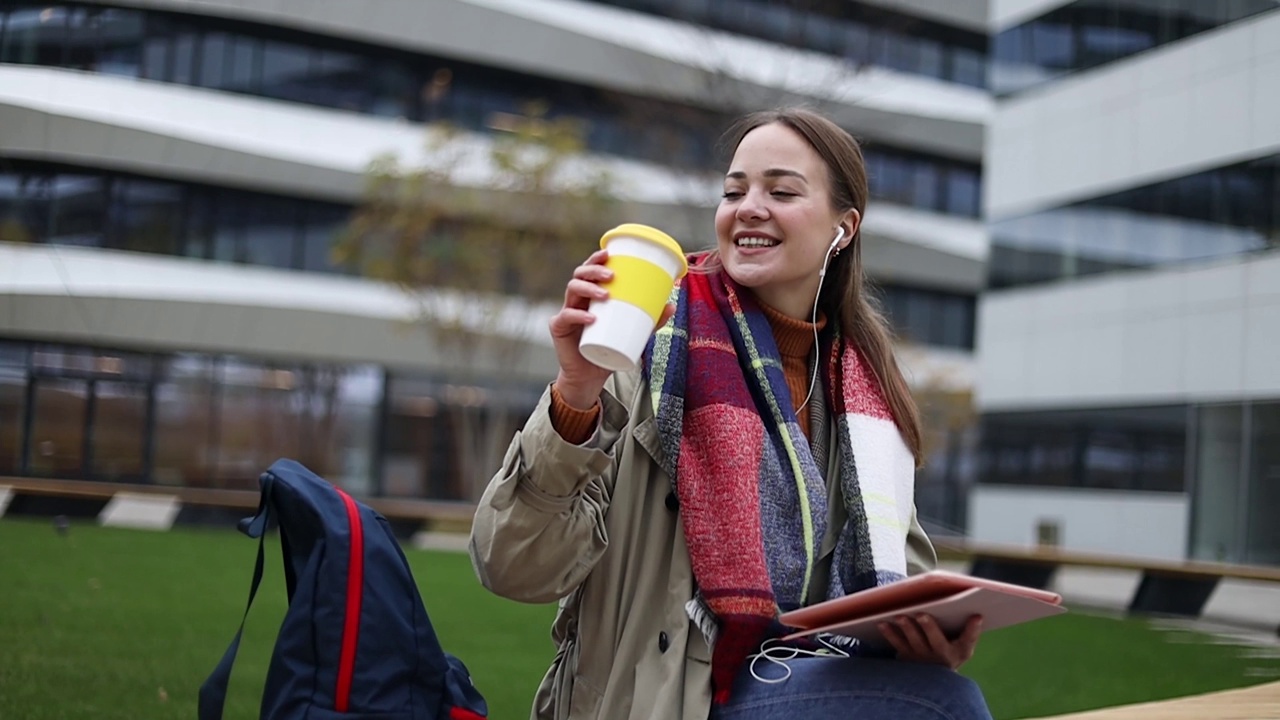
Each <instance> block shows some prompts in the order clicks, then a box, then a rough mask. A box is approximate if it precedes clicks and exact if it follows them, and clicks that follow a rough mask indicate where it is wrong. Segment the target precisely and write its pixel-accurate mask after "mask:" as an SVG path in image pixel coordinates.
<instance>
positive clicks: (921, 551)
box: [907, 507, 938, 575]
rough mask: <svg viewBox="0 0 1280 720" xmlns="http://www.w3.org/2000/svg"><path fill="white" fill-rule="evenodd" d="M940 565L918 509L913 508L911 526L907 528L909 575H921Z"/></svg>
mask: <svg viewBox="0 0 1280 720" xmlns="http://www.w3.org/2000/svg"><path fill="white" fill-rule="evenodd" d="M936 567H938V553H937V552H935V551H934V549H933V543H932V542H930V540H929V536H928V535H926V534H925V532H924V528H923V527H921V526H920V519H919V518H917V517H916V509H915V508H914V507H912V508H911V528H910V529H909V530H907V575H919V574H920V573H924V572H928V571H930V570H933V569H934V568H936Z"/></svg>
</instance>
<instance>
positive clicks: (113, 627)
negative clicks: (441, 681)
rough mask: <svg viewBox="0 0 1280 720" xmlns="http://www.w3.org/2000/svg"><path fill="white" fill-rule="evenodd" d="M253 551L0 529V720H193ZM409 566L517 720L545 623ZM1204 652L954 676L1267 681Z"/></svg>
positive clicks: (441, 620) (1009, 695)
mask: <svg viewBox="0 0 1280 720" xmlns="http://www.w3.org/2000/svg"><path fill="white" fill-rule="evenodd" d="M269 546H270V547H269V551H270V554H269V558H270V562H269V563H268V573H267V576H266V579H265V580H264V585H263V588H264V589H263V591H261V592H260V593H259V598H258V601H257V603H256V604H255V606H254V611H253V613H252V614H251V615H250V618H249V625H248V629H247V631H246V637H245V640H244V643H243V645H242V647H241V654H240V660H239V662H238V663H237V672H236V674H235V676H234V678H233V680H232V686H231V695H230V698H229V700H228V703H227V714H226V716H227V718H228V719H229V720H230V719H239V718H254V717H257V704H258V697H259V693H260V692H261V686H262V678H263V676H264V675H265V673H266V666H267V661H268V658H269V656H270V646H271V643H272V640H273V638H274V633H275V630H276V628H277V627H278V624H279V622H280V618H281V617H282V616H283V614H284V609H285V598H284V583H283V579H282V578H281V571H280V556H279V548H278V547H277V546H274V545H271V544H270V543H269ZM255 548H256V546H255V543H254V542H253V541H250V540H249V539H248V538H245V537H244V536H242V535H239V534H238V533H235V532H232V531H215V530H193V529H179V530H175V531H173V532H169V533H147V532H139V531H129V530H116V529H103V528H98V527H95V526H93V525H91V524H82V525H75V526H73V527H72V528H71V532H70V533H69V535H68V536H67V537H59V536H57V535H56V534H55V533H54V532H53V530H52V526H51V524H50V523H49V522H47V521H38V522H33V521H28V520H17V519H12V518H11V519H4V520H0V719H3V720H80V719H81V718H83V719H85V720H88V719H90V718H93V719H95V720H98V719H101V720H107V719H109V718H120V719H124V718H128V719H130V720H133V719H134V718H147V719H152V718H155V719H157V720H162V719H165V718H182V719H183V720H187V719H189V718H193V717H195V695H196V690H197V688H199V686H200V683H201V682H202V681H203V679H204V677H205V676H206V675H207V674H208V672H209V670H210V669H212V667H213V665H214V663H216V662H217V660H218V658H219V657H220V656H221V653H222V651H223V649H224V648H225V647H226V644H227V642H228V641H229V640H230V639H231V636H232V634H233V633H234V632H235V628H236V625H237V623H238V622H239V619H240V614H241V613H242V612H243V610H244V601H245V594H246V592H247V591H248V583H249V576H250V573H251V571H252V566H253V557H254V553H255ZM407 554H408V556H409V561H410V563H411V564H412V566H413V571H414V574H415V577H416V578H417V580H418V583H419V585H420V586H421V588H422V594H423V597H424V600H425V602H426V604H427V608H428V610H429V612H430V614H431V617H432V621H433V623H434V624H435V626H436V630H437V632H438V633H439V635H440V638H441V642H442V643H443V644H444V646H445V647H446V649H448V650H450V651H451V652H453V653H454V654H456V655H458V656H459V657H461V658H463V660H465V661H466V663H467V664H468V666H469V667H470V669H471V671H472V674H473V676H474V678H475V681H476V684H477V685H478V686H479V687H480V689H481V691H482V692H483V693H484V694H485V696H486V698H487V699H488V701H489V704H490V715H491V717H494V718H498V719H500V720H505V719H507V718H523V717H526V716H527V713H528V707H529V702H530V698H531V697H532V694H533V691H534V688H535V687H536V686H537V684H538V681H539V680H540V679H541V677H542V673H543V671H544V669H545V668H546V665H547V664H548V663H549V662H550V659H551V655H552V647H551V642H550V639H549V637H548V626H549V624H550V621H551V617H552V614H553V611H554V608H552V607H550V606H528V605H520V604H516V603H511V602H508V601H505V600H501V599H499V598H496V597H494V596H492V595H490V594H489V593H488V592H486V591H485V590H484V589H483V588H481V587H480V586H479V585H478V583H477V582H476V580H475V577H474V576H473V575H472V572H471V567H470V564H469V563H468V561H467V559H466V557H465V556H464V555H460V554H449V553H429V552H412V551H411V552H408V553H407ZM1206 640H1208V638H1206V637H1204V636H1199V635H1196V634H1194V633H1186V632H1178V633H1168V632H1162V631H1158V630H1155V629H1153V628H1151V627H1150V626H1148V625H1147V624H1146V623H1143V622H1140V621H1134V620H1116V619H1110V618H1104V617H1096V616H1090V615H1084V614H1080V613H1071V614H1068V615H1065V616H1061V617H1058V618H1052V619H1049V620H1044V621H1040V622H1036V623H1031V624H1028V625H1024V626H1020V627H1016V628H1010V629H1007V630H1001V631H997V632H994V633H991V634H989V635H988V636H986V637H985V638H984V639H983V641H982V643H981V644H980V645H979V651H978V655H977V656H976V657H975V658H974V660H973V661H972V662H971V663H970V664H969V665H968V666H967V667H966V673H967V674H969V675H971V676H972V677H974V678H975V679H977V680H978V681H979V683H981V685H982V687H983V689H984V690H985V691H986V693H987V696H988V700H989V702H990V703H991V707H992V710H993V712H994V714H995V716H996V717H997V718H1001V719H1003V718H1021V717H1032V716H1038V715H1047V714H1055V713H1062V712H1069V711H1074V710H1082V709H1089V708H1095V707H1103V706H1107V705H1115V704H1120V703H1128V702H1138V701H1144V700H1152V699H1158V698H1166V697H1176V696H1179V695H1187V694H1192V693H1198V692H1205V691H1209V690H1216V689H1222V688H1230V687H1238V686H1243V685H1248V684H1251V683H1255V682H1260V681H1264V680H1266V679H1268V677H1277V676H1280V660H1275V659H1267V660H1258V659H1252V660H1250V659H1244V658H1242V657H1241V656H1240V655H1241V653H1240V648H1237V647H1233V646H1229V645H1220V644H1210V643H1207V642H1206ZM1250 669H1252V674H1250V673H1249V671H1250ZM1268 673H1269V675H1268Z"/></svg>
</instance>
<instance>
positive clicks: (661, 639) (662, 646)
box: [658, 630, 671, 653]
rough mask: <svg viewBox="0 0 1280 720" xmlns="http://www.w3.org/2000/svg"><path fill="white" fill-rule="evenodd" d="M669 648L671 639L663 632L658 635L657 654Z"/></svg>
mask: <svg viewBox="0 0 1280 720" xmlns="http://www.w3.org/2000/svg"><path fill="white" fill-rule="evenodd" d="M669 647H671V638H669V637H667V632H666V631H665V630H664V631H662V632H660V633H658V652H663V653H664V652H666V651H667V648H669Z"/></svg>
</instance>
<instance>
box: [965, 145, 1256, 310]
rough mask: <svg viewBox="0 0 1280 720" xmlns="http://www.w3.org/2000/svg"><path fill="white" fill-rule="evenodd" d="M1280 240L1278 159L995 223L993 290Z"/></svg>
mask: <svg viewBox="0 0 1280 720" xmlns="http://www.w3.org/2000/svg"><path fill="white" fill-rule="evenodd" d="M1277 241H1280V154H1278V155H1271V156H1268V157H1263V158H1259V159H1256V160H1251V161H1248V162H1243V163H1238V164H1235V165H1230V166H1227V167H1222V168H1217V169H1214V170H1207V171H1205V172H1201V173H1196V174H1194V175H1188V176H1185V177H1180V178H1174V179H1171V180H1165V181H1163V182H1158V183H1153V184H1151V185H1145V186H1142V187H1138V188H1132V189H1129V190H1125V191H1122V192H1117V193H1113V194H1110V195H1104V196H1102V197H1097V198H1093V199H1090V200H1085V201H1082V202H1078V203H1075V204H1073V205H1068V206H1066V207H1061V208H1056V209H1053V210H1047V211H1044V212H1039V213H1035V214H1032V215H1027V216H1023V217H1017V218H1010V219H1004V220H999V221H997V222H994V223H992V225H991V260H990V263H989V265H988V285H989V286H990V287H993V288H1001V287H1014V286H1019V285H1028V284H1035V283H1041V282H1048V281H1052V280H1059V279H1064V278H1071V277H1078V276H1084V275H1094V274H1099V273H1107V272H1113V271H1117V270H1127V269H1134V268H1144V267H1152V266H1159V265H1170V264H1177V263H1184V262H1189V261H1195V260H1207V259H1212V258H1218V257H1227V256H1232V255H1240V254H1244V253H1250V252H1254V251H1257V250H1263V249H1266V248H1269V247H1274V246H1275V244H1276V243H1277Z"/></svg>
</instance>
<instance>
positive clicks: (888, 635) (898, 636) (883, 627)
mask: <svg viewBox="0 0 1280 720" xmlns="http://www.w3.org/2000/svg"><path fill="white" fill-rule="evenodd" d="M879 628H880V634H881V635H883V636H884V639H885V640H886V641H887V642H888V643H889V645H890V647H892V648H893V650H894V652H896V653H897V654H898V657H899V658H902V659H906V658H907V657H909V656H910V655H911V644H910V643H908V642H907V638H906V636H904V635H903V634H902V631H901V630H899V629H898V626H897V625H894V624H893V623H891V622H882V623H880V625H879Z"/></svg>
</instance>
